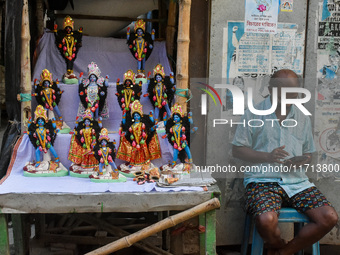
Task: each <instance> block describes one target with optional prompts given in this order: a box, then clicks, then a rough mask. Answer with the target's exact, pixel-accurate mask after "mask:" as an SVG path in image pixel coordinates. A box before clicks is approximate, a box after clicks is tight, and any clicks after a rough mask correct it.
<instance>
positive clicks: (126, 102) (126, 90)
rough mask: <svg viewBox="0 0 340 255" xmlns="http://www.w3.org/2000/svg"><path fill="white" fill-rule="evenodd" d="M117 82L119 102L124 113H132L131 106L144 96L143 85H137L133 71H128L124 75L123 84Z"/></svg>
mask: <svg viewBox="0 0 340 255" xmlns="http://www.w3.org/2000/svg"><path fill="white" fill-rule="evenodd" d="M119 82H120V80H119V79H118V80H117V93H116V96H117V100H118V104H119V106H120V107H121V109H122V111H124V110H125V111H127V112H128V113H129V112H130V109H131V105H132V103H133V102H134V101H135V100H139V99H140V96H141V94H142V84H141V83H139V84H138V83H136V81H135V74H134V73H133V71H132V70H128V71H126V73H124V80H123V83H122V84H120V83H119Z"/></svg>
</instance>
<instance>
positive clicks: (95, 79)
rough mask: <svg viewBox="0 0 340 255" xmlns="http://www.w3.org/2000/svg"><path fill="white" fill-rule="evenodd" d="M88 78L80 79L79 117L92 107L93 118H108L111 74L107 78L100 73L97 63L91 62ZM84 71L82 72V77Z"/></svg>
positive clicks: (88, 68)
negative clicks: (108, 88)
mask: <svg viewBox="0 0 340 255" xmlns="http://www.w3.org/2000/svg"><path fill="white" fill-rule="evenodd" d="M87 71H88V74H87V78H85V79H82V80H80V81H79V97H80V103H79V108H78V117H79V118H81V117H82V116H83V115H84V112H85V110H86V109H90V110H91V112H92V114H93V118H94V119H96V120H98V117H99V116H100V117H102V119H104V120H105V119H108V117H109V109H108V107H107V102H106V96H107V87H108V86H109V80H108V79H109V76H106V77H105V79H104V78H103V77H102V76H101V75H100V69H99V67H98V66H97V64H96V63H94V62H91V63H90V64H89V65H88V67H87ZM81 76H82V73H81V74H80V77H81Z"/></svg>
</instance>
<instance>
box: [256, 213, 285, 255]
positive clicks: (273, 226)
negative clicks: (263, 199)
mask: <svg viewBox="0 0 340 255" xmlns="http://www.w3.org/2000/svg"><path fill="white" fill-rule="evenodd" d="M278 222H279V221H278V215H277V213H276V212H265V213H263V214H261V215H259V216H256V218H255V224H256V228H257V231H258V232H259V234H260V236H261V237H262V239H263V241H264V242H265V243H266V245H267V247H268V248H271V249H280V248H283V247H284V245H285V242H284V240H282V239H281V231H280V229H279V227H278Z"/></svg>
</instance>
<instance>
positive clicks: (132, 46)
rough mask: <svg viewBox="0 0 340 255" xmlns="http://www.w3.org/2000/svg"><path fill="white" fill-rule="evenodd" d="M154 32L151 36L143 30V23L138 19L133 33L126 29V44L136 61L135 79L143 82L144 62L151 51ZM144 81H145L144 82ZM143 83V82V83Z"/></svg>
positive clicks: (153, 31)
mask: <svg viewBox="0 0 340 255" xmlns="http://www.w3.org/2000/svg"><path fill="white" fill-rule="evenodd" d="M154 40H155V30H154V29H153V30H152V32H151V34H150V33H147V32H146V30H145V22H144V20H142V19H139V20H137V21H136V22H135V27H134V32H133V33H131V34H130V28H129V27H128V29H127V44H128V45H129V50H130V52H131V54H132V56H133V57H134V58H135V59H136V60H137V74H136V78H137V79H142V80H145V78H146V76H145V61H146V60H148V58H149V57H150V54H151V52H152V49H153V41H154ZM145 81H146V80H145ZM143 83H145V82H143Z"/></svg>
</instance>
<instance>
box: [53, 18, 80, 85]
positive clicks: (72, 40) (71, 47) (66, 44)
mask: <svg viewBox="0 0 340 255" xmlns="http://www.w3.org/2000/svg"><path fill="white" fill-rule="evenodd" d="M57 29H58V26H57V24H55V25H54V30H53V32H54V34H55V43H56V45H57V48H58V50H59V52H60V54H61V55H62V57H63V58H64V59H65V62H66V73H65V74H64V76H63V82H64V83H66V84H77V83H78V79H77V77H76V75H75V74H74V73H73V64H74V61H75V60H76V58H77V54H78V51H79V49H80V47H81V46H82V45H81V40H82V36H83V28H82V27H80V28H79V30H78V31H74V21H73V19H72V18H71V17H70V16H66V17H65V19H64V22H63V29H59V30H57Z"/></svg>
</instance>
